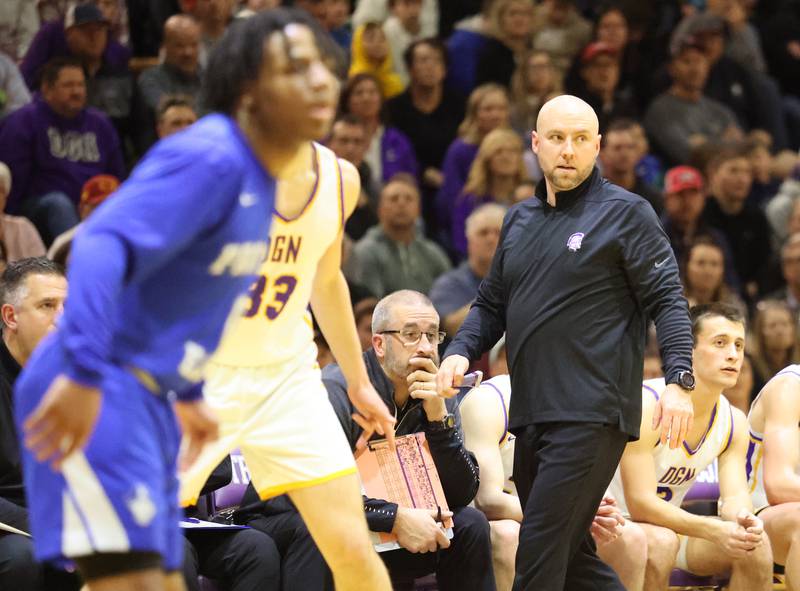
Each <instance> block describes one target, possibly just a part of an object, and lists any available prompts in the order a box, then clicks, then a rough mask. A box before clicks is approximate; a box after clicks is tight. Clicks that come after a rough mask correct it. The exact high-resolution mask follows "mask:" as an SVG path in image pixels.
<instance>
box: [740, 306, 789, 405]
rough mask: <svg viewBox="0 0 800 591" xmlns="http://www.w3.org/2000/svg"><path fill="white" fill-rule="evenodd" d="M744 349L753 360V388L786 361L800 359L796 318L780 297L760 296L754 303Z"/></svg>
mask: <svg viewBox="0 0 800 591" xmlns="http://www.w3.org/2000/svg"><path fill="white" fill-rule="evenodd" d="M750 332H751V334H750V338H749V339H748V340H747V349H748V352H749V353H750V356H751V358H752V361H753V376H754V381H755V387H754V388H753V391H754V392H758V391H759V390H760V389H761V388H762V387H763V386H764V384H766V383H767V382H768V381H769V380H770V379H771V378H772V376H774V375H775V374H776V373H778V372H779V371H780V370H782V369H783V368H784V367H786V366H787V365H791V364H793V363H800V343H798V340H797V321H796V319H795V317H794V314H792V310H791V309H790V308H789V305H788V304H787V303H786V302H784V301H782V300H762V301H760V302H759V303H758V305H756V313H755V316H754V317H753V326H752V328H751V329H750Z"/></svg>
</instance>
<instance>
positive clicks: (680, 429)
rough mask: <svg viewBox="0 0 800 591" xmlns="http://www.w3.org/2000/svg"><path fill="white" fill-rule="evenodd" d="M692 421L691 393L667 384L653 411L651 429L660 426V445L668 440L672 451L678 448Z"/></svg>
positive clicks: (675, 385) (677, 386)
mask: <svg viewBox="0 0 800 591" xmlns="http://www.w3.org/2000/svg"><path fill="white" fill-rule="evenodd" d="M693 420H694V407H693V406H692V393H691V392H688V391H687V390H684V389H683V388H681V387H680V386H679V385H678V384H668V385H667V387H666V389H665V390H664V393H663V394H661V397H660V398H659V399H658V403H656V407H655V409H654V410H653V429H654V430H655V429H658V426H659V425H661V445H664V444H666V443H667V441H668V440H669V446H670V448H672V449H676V448H677V447H679V446H680V445H681V444H682V443H683V440H684V439H686V436H687V435H688V434H689V430H690V429H691V428H692V421H693Z"/></svg>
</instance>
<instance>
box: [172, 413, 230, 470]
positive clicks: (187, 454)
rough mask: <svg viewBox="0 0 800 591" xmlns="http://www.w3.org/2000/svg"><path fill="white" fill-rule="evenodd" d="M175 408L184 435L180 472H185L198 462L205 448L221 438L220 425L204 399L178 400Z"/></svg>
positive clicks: (179, 461) (179, 462)
mask: <svg viewBox="0 0 800 591" xmlns="http://www.w3.org/2000/svg"><path fill="white" fill-rule="evenodd" d="M173 408H174V409H175V416H176V417H177V418H178V424H179V425H180V427H181V432H182V433H183V442H182V444H181V454H180V458H179V460H178V470H179V471H180V472H184V471H186V470H188V469H189V468H190V467H191V465H192V464H194V463H195V461H197V458H198V457H200V453H201V452H202V451H203V448H204V447H205V446H206V445H207V444H209V443H211V442H212V441H216V439H217V437H219V423H218V422H217V418H216V417H215V416H214V412H213V411H212V410H211V409H210V408H209V406H208V405H207V404H206V403H205V401H204V400H203V399H202V398H201V399H199V400H177V401H175V404H174V405H173Z"/></svg>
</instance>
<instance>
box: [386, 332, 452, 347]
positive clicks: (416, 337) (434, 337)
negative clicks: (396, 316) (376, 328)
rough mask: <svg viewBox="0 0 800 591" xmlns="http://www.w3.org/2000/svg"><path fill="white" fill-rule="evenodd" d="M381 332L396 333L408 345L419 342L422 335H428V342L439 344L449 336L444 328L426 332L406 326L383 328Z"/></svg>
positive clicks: (411, 345)
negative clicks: (396, 328) (395, 328)
mask: <svg viewBox="0 0 800 591" xmlns="http://www.w3.org/2000/svg"><path fill="white" fill-rule="evenodd" d="M380 334H396V335H397V338H399V339H400V342H402V343H403V344H404V345H406V346H407V347H413V346H414V345H416V344H417V343H419V341H420V339H422V335H425V337H427V339H428V342H429V343H430V344H431V345H439V344H440V343H442V342H443V341H444V339H445V337H446V336H447V333H446V332H444V331H443V330H440V331H439V332H425V331H421V330H419V329H416V328H404V329H402V330H382V331H380Z"/></svg>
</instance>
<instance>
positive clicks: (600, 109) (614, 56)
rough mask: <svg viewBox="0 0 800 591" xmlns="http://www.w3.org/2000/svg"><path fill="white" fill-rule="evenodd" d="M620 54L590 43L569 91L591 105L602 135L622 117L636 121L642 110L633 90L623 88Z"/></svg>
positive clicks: (614, 50) (604, 44)
mask: <svg viewBox="0 0 800 591" xmlns="http://www.w3.org/2000/svg"><path fill="white" fill-rule="evenodd" d="M619 60H620V54H619V52H618V51H617V50H616V49H615V48H614V47H613V46H611V45H609V44H608V43H603V42H602V41H594V42H592V43H589V45H587V46H586V47H585V48H584V49H583V51H582V52H581V55H580V68H579V74H580V76H579V80H576V81H575V84H574V86H572V87H568V88H567V92H569V93H571V94H574V95H575V96H579V97H581V98H582V99H583V100H585V101H586V102H587V103H589V104H590V105H591V107H592V108H593V109H594V111H595V112H596V113H597V119H598V120H599V122H600V133H605V130H606V127H607V126H608V123H609V122H611V121H613V120H614V119H618V118H620V117H628V118H631V119H636V118H638V116H639V109H638V108H637V106H636V100H635V99H634V97H633V93H632V92H631V90H630V89H627V88H622V87H620V84H619V81H620V61H619Z"/></svg>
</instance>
